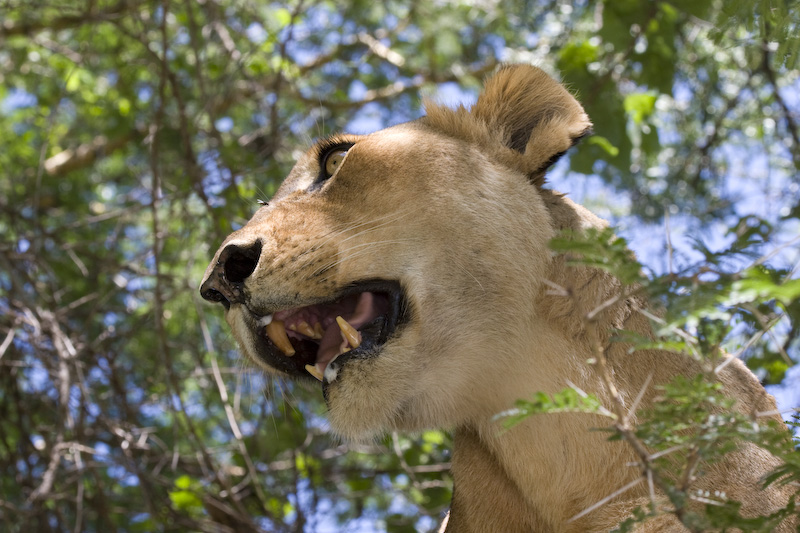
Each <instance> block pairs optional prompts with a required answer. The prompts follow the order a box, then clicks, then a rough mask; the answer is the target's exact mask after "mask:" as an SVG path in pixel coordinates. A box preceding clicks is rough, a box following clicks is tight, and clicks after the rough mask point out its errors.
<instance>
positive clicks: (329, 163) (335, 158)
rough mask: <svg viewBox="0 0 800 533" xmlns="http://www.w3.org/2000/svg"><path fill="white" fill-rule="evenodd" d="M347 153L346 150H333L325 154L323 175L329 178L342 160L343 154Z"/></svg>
mask: <svg viewBox="0 0 800 533" xmlns="http://www.w3.org/2000/svg"><path fill="white" fill-rule="evenodd" d="M346 155H347V150H333V151H332V152H331V153H329V154H328V155H327V156H325V165H324V166H325V177H326V178H330V177H331V176H333V174H334V173H335V172H336V169H338V168H339V165H341V164H342V161H344V156H346Z"/></svg>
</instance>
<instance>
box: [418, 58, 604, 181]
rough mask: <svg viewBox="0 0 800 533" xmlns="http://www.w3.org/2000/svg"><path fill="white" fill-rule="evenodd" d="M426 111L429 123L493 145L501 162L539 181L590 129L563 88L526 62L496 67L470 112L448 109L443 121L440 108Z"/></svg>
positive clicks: (586, 120)
mask: <svg viewBox="0 0 800 533" xmlns="http://www.w3.org/2000/svg"><path fill="white" fill-rule="evenodd" d="M427 111H428V117H429V120H430V121H431V123H432V124H433V125H436V126H439V127H441V128H442V129H445V130H449V133H451V134H456V135H457V136H459V137H462V138H463V137H465V136H466V137H467V139H466V140H469V141H473V142H474V141H479V142H480V141H482V144H489V145H494V147H495V148H496V149H497V150H493V151H494V152H495V153H496V155H497V156H499V157H500V159H501V160H503V161H504V162H506V163H507V164H510V165H512V166H514V167H517V168H519V170H521V171H522V172H524V173H526V174H527V175H528V176H530V178H531V180H532V181H534V182H535V183H537V184H541V182H543V175H544V171H545V170H547V168H548V167H550V165H552V164H553V163H555V162H556V161H557V160H558V158H560V157H561V156H562V155H564V153H565V152H566V151H567V150H568V149H569V148H570V147H571V146H573V145H574V144H575V143H577V142H578V141H579V140H580V139H581V137H584V136H586V135H588V134H589V133H590V131H591V127H592V123H591V122H590V121H589V117H588V116H587V115H586V113H585V112H584V110H583V108H582V107H581V105H580V104H579V103H578V101H577V100H575V98H573V96H572V95H571V94H570V93H569V92H568V91H567V90H566V89H565V88H564V86H563V85H561V84H560V83H558V82H557V81H555V80H554V79H553V78H551V77H550V76H549V75H547V74H546V73H545V72H544V71H543V70H541V69H539V68H536V67H532V66H530V65H508V66H504V67H502V68H500V69H499V70H498V71H497V72H496V73H495V74H494V75H493V76H492V77H491V78H489V80H488V81H487V82H486V85H485V88H484V90H483V93H482V94H481V95H480V96H479V97H478V101H477V102H476V103H475V105H474V106H473V107H472V109H471V110H470V111H469V113H467V112H466V110H464V109H463V108H462V109H459V110H456V111H452V110H449V111H450V113H451V115H450V117H449V118H447V119H445V117H444V116H443V115H445V114H446V112H445V111H444V110H443V109H442V108H441V107H438V106H435V108H433V109H432V108H431V107H428V109H427ZM467 122H472V124H468V123H467ZM448 126H449V127H448ZM468 131H469V133H467V132H468Z"/></svg>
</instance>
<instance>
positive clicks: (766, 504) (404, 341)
mask: <svg viewBox="0 0 800 533" xmlns="http://www.w3.org/2000/svg"><path fill="white" fill-rule="evenodd" d="M590 126H591V123H590V121H589V118H588V117H587V116H586V114H585V113H584V111H583V108H582V107H581V106H580V104H578V102H577V101H576V100H575V99H574V98H573V97H572V96H571V95H570V94H569V92H567V90H566V89H564V87H562V86H561V85H560V84H559V83H557V82H555V81H554V80H553V79H551V78H550V77H549V76H548V75H546V74H545V73H544V72H543V71H541V70H539V69H537V68H534V67H530V66H507V67H504V68H502V69H500V70H499V71H498V72H497V73H496V74H495V75H494V76H493V77H492V78H491V79H490V80H489V81H488V82H487V83H486V87H485V90H484V92H483V94H482V95H481V96H480V97H479V98H478V101H477V103H476V104H475V105H474V106H473V107H472V108H471V109H470V110H467V109H465V108H463V107H461V108H458V109H455V110H453V109H448V108H446V107H441V106H437V105H430V104H429V105H428V106H427V116H425V117H423V118H420V119H419V120H416V121H413V122H410V123H406V124H400V125H398V126H393V127H390V128H387V129H385V130H382V131H379V132H377V133H373V134H370V135H364V136H355V135H338V136H335V137H332V138H329V139H326V140H323V141H320V142H318V143H317V144H315V145H314V146H313V147H312V148H311V149H310V150H309V151H308V152H307V153H306V154H305V155H304V156H303V157H302V158H301V159H300V160H299V161H298V162H297V164H296V165H295V167H294V169H293V170H292V171H291V173H290V174H289V176H288V177H287V178H286V180H285V181H284V182H283V184H282V185H281V187H280V188H279V189H278V191H277V193H276V194H275V196H274V198H273V199H272V200H271V201H270V203H269V204H268V205H265V206H264V207H261V208H260V209H259V210H258V211H257V212H256V214H255V215H254V216H253V218H252V220H250V222H249V223H248V224H247V225H246V226H244V227H243V228H241V229H240V230H238V231H236V232H234V233H232V234H231V235H230V236H229V237H228V238H227V239H226V240H225V242H224V243H223V244H222V246H221V247H220V249H219V251H218V252H217V253H216V256H215V257H214V259H213V261H212V262H211V264H210V265H209V267H208V269H207V271H206V274H205V279H204V280H203V283H202V286H201V293H202V295H203V297H204V298H206V299H207V300H211V301H216V302H221V303H222V304H223V305H224V306H225V310H226V311H225V316H226V320H227V322H228V323H229V324H230V327H231V328H232V330H233V334H234V336H235V337H236V339H237V341H238V343H239V345H240V346H241V349H242V351H243V352H244V353H245V354H246V355H247V357H249V358H250V359H252V360H253V361H255V362H256V363H258V364H259V365H261V366H262V367H263V368H264V369H266V370H267V371H268V372H271V373H275V374H278V375H282V376H288V377H291V378H296V379H300V380H311V381H316V380H319V382H321V386H322V393H323V395H324V397H325V400H326V402H327V405H328V409H329V413H330V422H331V426H332V428H333V430H334V431H335V432H337V433H338V434H339V435H341V436H342V437H344V438H346V439H353V440H363V439H371V438H374V437H376V436H379V435H381V434H383V433H385V432H387V431H390V430H406V431H417V430H422V429H424V428H448V429H452V430H453V431H454V446H455V449H454V451H453V461H452V473H453V477H454V482H455V492H454V496H453V501H452V506H451V512H450V516H449V523H448V524H447V531H448V532H456V533H462V532H522V531H553V532H556V531H557V532H561V531H575V532H583V531H607V530H609V529H612V528H613V527H614V526H615V525H616V524H617V523H618V522H619V521H620V520H622V519H624V518H625V517H626V516H628V515H629V514H630V512H631V510H632V509H633V508H635V507H636V506H638V505H641V504H644V503H646V502H647V501H649V498H648V497H647V494H648V488H647V484H646V483H641V484H639V485H636V486H635V487H633V488H631V489H630V490H628V491H626V492H624V493H622V494H620V495H619V496H618V497H617V498H615V499H613V500H612V501H611V502H610V503H608V504H607V505H603V506H599V507H598V508H597V509H596V510H594V511H592V512H590V513H588V514H586V515H584V516H583V517H581V518H580V519H578V520H573V521H570V518H571V517H574V516H575V515H577V514H579V513H580V512H581V511H583V510H585V509H587V508H589V507H591V506H592V505H593V504H595V503H596V502H598V501H600V500H601V499H603V498H604V497H606V496H608V495H609V494H612V493H613V492H614V491H615V490H617V489H619V488H620V487H623V486H625V485H626V484H628V483H629V482H631V481H632V480H634V479H636V477H637V476H639V475H640V473H639V471H638V470H637V469H636V468H632V467H631V466H630V465H629V463H632V462H635V460H636V457H635V456H634V454H633V452H632V451H631V449H630V447H629V446H627V445H626V444H624V443H621V442H608V441H607V435H606V434H604V433H598V432H590V431H589V429H590V428H591V427H597V426H600V425H606V424H607V423H603V422H601V421H599V420H598V419H596V418H593V417H591V416H588V415H579V414H561V415H548V416H538V417H531V418H529V419H528V420H527V421H526V422H525V423H523V424H521V425H519V426H517V427H515V428H514V429H512V430H510V431H508V432H501V431H500V427H499V425H498V422H497V420H496V418H495V415H497V414H498V413H500V412H502V411H503V410H506V409H508V408H509V407H510V406H512V405H513V403H514V401H515V400H517V399H520V398H528V397H530V396H531V394H532V393H533V392H535V391H544V392H548V393H552V392H555V391H558V390H561V389H563V388H564V387H565V386H566V385H567V384H568V383H572V384H575V385H577V386H578V387H580V388H581V389H583V390H585V391H590V392H593V393H595V394H596V395H598V397H599V398H600V400H601V401H604V402H607V401H608V400H609V397H608V393H607V392H606V388H605V387H603V386H602V384H601V382H600V378H599V377H598V375H597V373H596V372H595V371H594V370H593V369H592V368H591V367H590V366H588V365H587V364H586V361H587V359H589V358H590V357H591V356H592V353H593V351H592V347H591V346H590V339H589V336H588V334H587V330H586V327H585V320H584V316H585V315H586V313H587V312H588V311H590V310H592V309H595V308H596V307H597V306H598V305H599V304H600V303H601V302H605V301H607V300H609V299H610V298H611V297H612V296H614V295H615V294H618V293H619V290H620V284H619V282H618V281H617V280H616V279H615V278H614V277H613V276H611V275H608V274H606V273H604V272H602V271H599V270H593V269H590V268H577V267H569V268H568V267H567V266H566V264H565V259H564V258H563V257H560V256H556V255H554V254H553V253H551V251H550V250H549V248H548V242H549V241H550V239H551V238H552V237H554V236H555V235H556V233H557V232H559V230H562V229H566V228H571V229H573V230H582V229H585V228H591V227H595V228H597V227H602V226H604V224H605V222H604V221H602V220H601V219H599V218H597V217H596V216H594V215H593V214H591V213H589V212H588V211H587V210H586V209H584V208H583V207H581V206H579V205H576V204H574V203H573V202H571V201H570V200H569V199H567V198H565V197H564V196H562V195H560V194H558V193H556V192H553V191H551V190H547V189H545V188H543V183H544V175H545V171H546V170H547V169H548V167H550V166H551V165H552V164H553V162H554V161H556V160H557V159H558V158H559V157H560V156H561V155H562V154H563V153H564V152H565V151H566V150H567V149H569V148H570V147H571V146H572V145H573V144H575V143H576V142H577V141H578V140H579V139H580V138H581V137H583V136H584V135H586V134H587V133H588V132H589V129H590ZM553 287H562V288H565V289H566V291H567V292H568V293H569V294H570V296H569V297H565V296H564V295H563V293H560V291H554V290H553ZM557 293H558V294H557ZM643 305H644V302H641V301H638V300H636V299H635V298H627V299H624V301H622V302H620V304H619V305H615V306H609V307H608V308H607V309H606V310H605V311H604V312H603V313H602V314H601V316H600V317H599V326H600V327H599V328H598V330H599V331H600V332H601V334H602V335H603V338H602V339H601V341H602V342H603V344H604V345H606V346H607V350H608V362H609V365H610V367H611V371H612V372H613V374H614V377H615V380H616V383H617V385H618V387H619V389H620V394H621V395H622V397H623V399H625V401H626V402H629V403H631V402H633V399H634V398H635V396H636V395H637V394H638V393H639V391H640V390H641V389H643V388H644V389H646V391H647V392H646V394H645V395H644V399H643V404H644V405H646V404H647V403H648V402H651V401H652V399H653V397H654V392H653V390H654V389H653V385H650V386H649V387H645V386H644V385H645V382H646V381H647V380H648V378H649V377H650V376H652V383H653V384H657V383H663V382H666V381H668V380H670V379H671V378H672V377H674V376H676V375H677V374H680V373H687V374H695V373H697V372H698V371H699V367H698V366H697V365H696V363H694V362H693V361H691V360H688V359H687V358H684V357H682V356H680V355H676V354H672V353H668V352H661V351H649V352H637V353H635V354H628V353H627V352H626V348H625V347H624V346H623V345H621V344H619V343H610V342H609V341H608V336H609V335H610V332H611V331H612V330H613V329H615V328H625V329H628V330H634V331H637V332H639V333H641V334H642V335H648V334H650V326H649V323H648V321H647V320H646V319H645V318H644V317H643V316H642V314H641V313H638V312H637V309H640V308H641V307H642V306H643ZM720 379H721V381H722V382H723V383H724V385H725V387H726V390H727V391H728V392H729V393H730V394H731V395H733V396H735V397H736V398H737V399H738V400H739V405H740V407H741V409H742V410H743V411H747V412H751V411H774V410H775V404H774V401H773V400H772V398H771V397H770V396H769V395H768V394H767V393H766V392H765V391H764V389H763V388H762V387H761V385H760V384H759V382H758V380H757V379H756V378H755V376H753V374H752V373H750V372H749V371H748V370H747V368H746V367H745V366H744V365H743V364H741V363H740V362H739V361H733V362H731V364H729V365H728V366H727V367H726V368H725V370H724V371H723V372H722V373H721V375H720ZM774 466H775V461H774V460H773V459H772V458H771V456H769V455H768V454H767V453H766V452H764V451H763V450H761V449H759V448H756V447H754V446H743V447H742V448H741V449H740V450H739V451H737V452H735V453H733V454H731V455H729V456H728V458H727V459H726V460H725V461H724V462H722V463H719V464H716V465H714V466H713V467H710V468H709V469H708V470H707V471H706V473H705V474H706V475H705V476H704V477H703V478H702V479H700V480H699V481H698V482H697V484H696V486H697V487H698V488H709V489H711V490H720V491H724V492H725V493H726V494H727V495H728V496H729V497H731V498H734V499H737V500H739V501H741V502H743V504H744V509H745V511H746V512H748V513H752V514H755V513H767V512H769V511H770V510H773V509H775V508H776V507H779V506H782V505H784V504H785V503H786V501H787V497H788V493H787V492H781V490H784V491H787V490H788V489H778V488H770V489H768V490H765V491H760V490H759V489H758V487H759V485H760V477H761V476H762V475H763V474H765V473H766V472H767V471H769V470H770V469H771V468H772V467H774ZM785 527H787V528H789V527H790V526H789V525H785ZM666 530H682V527H681V526H680V525H679V524H678V523H677V522H676V521H674V519H672V518H670V517H669V516H662V517H659V518H656V519H654V520H652V521H651V522H649V523H647V524H645V525H644V526H643V529H642V531H666Z"/></svg>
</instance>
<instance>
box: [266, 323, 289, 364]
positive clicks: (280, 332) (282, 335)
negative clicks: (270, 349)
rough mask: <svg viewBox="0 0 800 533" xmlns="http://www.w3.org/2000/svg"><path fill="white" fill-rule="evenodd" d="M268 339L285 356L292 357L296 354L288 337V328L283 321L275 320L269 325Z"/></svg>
mask: <svg viewBox="0 0 800 533" xmlns="http://www.w3.org/2000/svg"><path fill="white" fill-rule="evenodd" d="M267 337H269V340H271V341H272V342H273V343H274V344H275V346H277V347H278V349H279V350H280V351H282V352H283V354H284V355H286V356H292V355H294V354H295V351H294V347H292V343H291V342H290V341H289V337H288V336H287V335H286V328H285V327H283V321H282V320H273V321H272V322H270V323H269V324H268V325H267Z"/></svg>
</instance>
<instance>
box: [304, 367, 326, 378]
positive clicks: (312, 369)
mask: <svg viewBox="0 0 800 533" xmlns="http://www.w3.org/2000/svg"><path fill="white" fill-rule="evenodd" d="M306 372H308V373H309V374H311V375H312V376H314V377H315V378H317V379H318V380H320V381H322V372H320V370H319V368H317V365H306Z"/></svg>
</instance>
